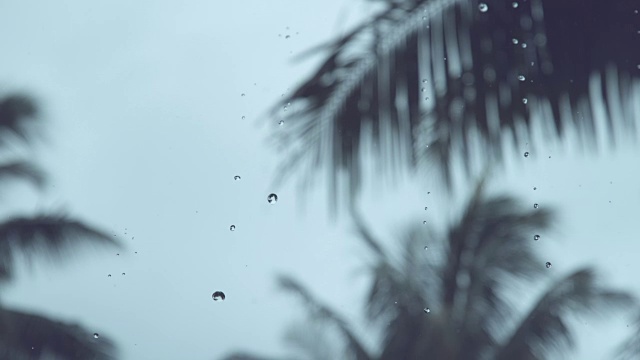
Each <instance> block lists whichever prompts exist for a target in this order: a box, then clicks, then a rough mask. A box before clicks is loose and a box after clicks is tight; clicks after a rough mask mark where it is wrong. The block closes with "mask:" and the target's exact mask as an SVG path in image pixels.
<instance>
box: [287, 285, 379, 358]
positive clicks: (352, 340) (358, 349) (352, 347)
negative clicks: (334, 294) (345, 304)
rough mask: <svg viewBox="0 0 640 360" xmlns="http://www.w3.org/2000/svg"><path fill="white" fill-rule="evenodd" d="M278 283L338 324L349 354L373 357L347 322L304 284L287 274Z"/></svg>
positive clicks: (312, 309) (315, 313) (317, 313)
mask: <svg viewBox="0 0 640 360" xmlns="http://www.w3.org/2000/svg"><path fill="white" fill-rule="evenodd" d="M278 283H279V285H280V287H281V288H283V289H284V290H287V291H290V292H293V293H294V294H296V295H298V296H299V297H300V298H301V299H302V300H303V301H304V302H305V304H306V305H307V306H308V309H309V310H310V313H311V314H312V315H314V316H315V317H317V318H318V319H321V320H324V321H328V322H329V323H330V324H332V325H334V326H336V328H337V329H338V330H339V331H340V333H342V335H343V336H344V337H345V340H346V342H347V348H348V352H349V355H351V356H353V358H354V359H356V360H370V359H372V358H371V356H369V353H368V351H367V350H366V349H365V347H364V346H363V345H362V343H361V342H360V340H358V337H357V336H356V335H355V334H354V333H353V332H352V330H351V329H350V328H349V325H348V324H347V322H346V321H345V320H343V319H342V317H341V316H340V315H338V314H337V313H336V312H335V311H333V310H331V309H330V308H329V307H327V306H326V305H324V304H322V303H321V302H319V301H318V300H316V299H315V298H314V297H313V295H311V293H310V292H309V291H308V290H307V289H305V288H304V286H302V284H300V283H299V282H297V281H296V280H294V279H292V278H290V277H287V276H280V277H279V281H278Z"/></svg>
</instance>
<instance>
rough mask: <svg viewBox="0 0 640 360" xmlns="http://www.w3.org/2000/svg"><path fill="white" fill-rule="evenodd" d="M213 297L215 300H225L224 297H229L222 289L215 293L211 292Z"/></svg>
mask: <svg viewBox="0 0 640 360" xmlns="http://www.w3.org/2000/svg"><path fill="white" fill-rule="evenodd" d="M211 298H212V299H213V301H218V300H222V301H224V299H226V298H227V297H226V296H225V294H224V293H223V292H222V291H216V292H214V293H213V294H211Z"/></svg>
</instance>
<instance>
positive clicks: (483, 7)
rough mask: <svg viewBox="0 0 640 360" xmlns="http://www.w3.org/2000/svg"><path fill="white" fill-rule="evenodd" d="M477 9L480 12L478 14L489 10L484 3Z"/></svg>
mask: <svg viewBox="0 0 640 360" xmlns="http://www.w3.org/2000/svg"><path fill="white" fill-rule="evenodd" d="M478 9H479V10H480V12H483V13H484V12H487V10H489V6H487V4H485V3H480V4H479V5H478Z"/></svg>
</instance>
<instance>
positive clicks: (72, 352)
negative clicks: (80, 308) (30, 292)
mask: <svg viewBox="0 0 640 360" xmlns="http://www.w3.org/2000/svg"><path fill="white" fill-rule="evenodd" d="M93 334H94V331H90V330H87V329H84V328H82V327H80V326H78V325H72V324H66V323H63V322H59V321H54V320H51V319H48V318H46V317H43V316H39V315H33V314H27V313H24V312H20V311H16V310H11V309H7V308H2V307H0V358H3V359H16V360H20V359H25V360H26V359H41V358H46V359H69V360H75V359H77V360H110V359H115V358H116V348H115V346H114V344H113V342H112V341H111V340H110V339H109V338H108V337H106V336H104V335H99V337H98V338H97V339H96V338H94V335H93Z"/></svg>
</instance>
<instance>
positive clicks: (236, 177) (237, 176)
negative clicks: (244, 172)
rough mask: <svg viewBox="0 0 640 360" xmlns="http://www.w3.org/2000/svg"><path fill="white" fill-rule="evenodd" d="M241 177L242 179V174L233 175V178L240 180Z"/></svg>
mask: <svg viewBox="0 0 640 360" xmlns="http://www.w3.org/2000/svg"><path fill="white" fill-rule="evenodd" d="M240 179H242V178H241V177H240V175H236V176H234V177H233V180H240Z"/></svg>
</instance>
